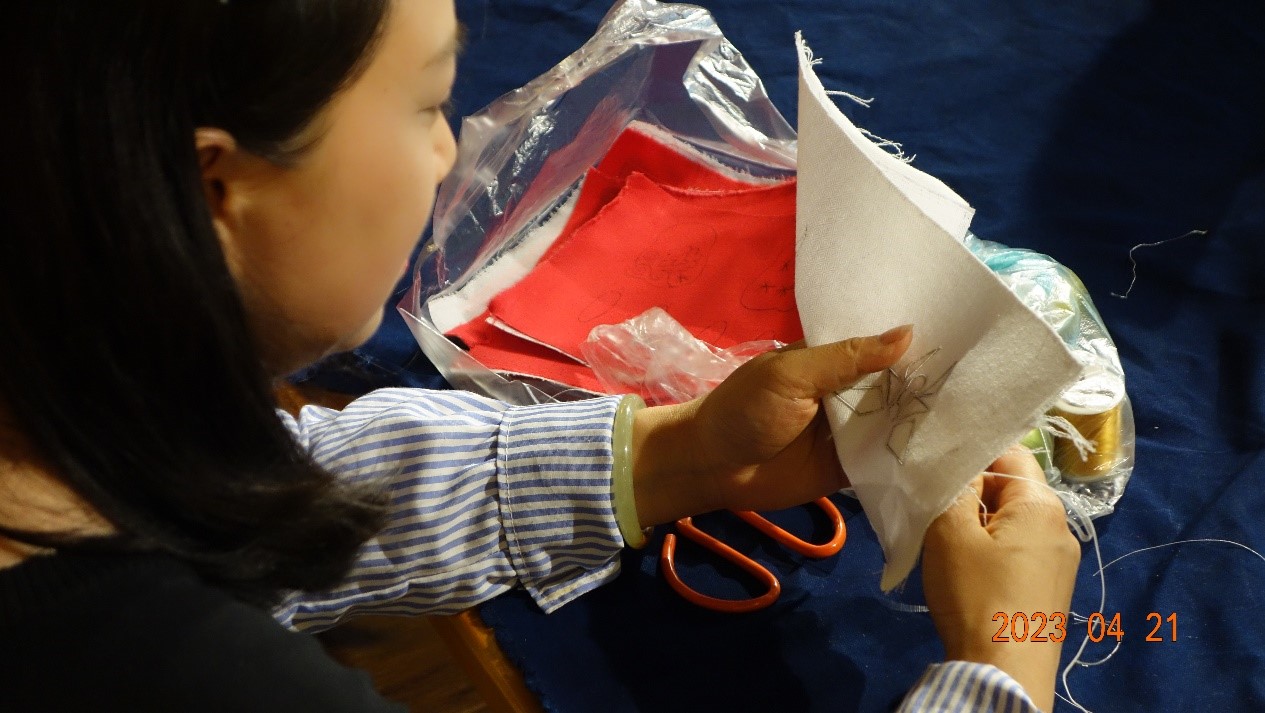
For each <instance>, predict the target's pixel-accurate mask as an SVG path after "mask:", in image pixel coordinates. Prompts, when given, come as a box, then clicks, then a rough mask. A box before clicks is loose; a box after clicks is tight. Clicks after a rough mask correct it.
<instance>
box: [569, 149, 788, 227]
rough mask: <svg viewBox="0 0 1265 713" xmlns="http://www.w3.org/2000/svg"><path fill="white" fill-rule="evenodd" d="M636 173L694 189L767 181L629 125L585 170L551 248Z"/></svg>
mask: <svg viewBox="0 0 1265 713" xmlns="http://www.w3.org/2000/svg"><path fill="white" fill-rule="evenodd" d="M634 173H640V174H642V175H644V176H645V177H646V178H649V179H650V180H651V181H654V182H655V183H657V184H659V185H660V186H662V187H664V188H669V187H670V188H679V189H686V190H690V191H726V192H727V191H742V190H746V189H750V188H752V187H753V186H765V185H767V184H763V183H748V182H744V181H740V180H738V179H736V178H731V177H729V176H727V175H725V174H723V173H720V172H719V171H717V170H716V169H715V168H712V167H711V166H708V165H707V164H705V163H703V162H702V160H701V157H699V158H698V159H692V158H690V157H689V156H686V155H684V154H682V153H681V152H680V151H678V150H676V149H674V148H672V147H670V146H668V145H667V144H664V143H662V142H660V141H658V140H656V139H654V138H651V137H650V136H648V135H647V134H644V133H642V132H640V131H637V130H636V129H628V130H626V131H624V132H623V133H622V134H620V135H619V138H618V139H616V140H615V144H614V145H613V146H611V148H610V151H608V152H607V153H606V156H605V157H604V158H603V159H602V161H601V163H599V164H598V165H597V166H596V167H594V168H591V169H589V171H588V172H587V173H586V174H585V178H584V184H583V186H582V187H581V188H580V197H579V198H577V199H576V203H575V208H573V209H572V211H571V216H570V217H569V218H567V224H566V225H565V226H564V227H563V229H562V232H561V233H559V234H558V238H557V239H556V240H555V241H554V243H553V245H551V246H550V247H549V252H553V251H554V250H556V249H557V248H558V247H560V246H561V245H563V244H564V243H565V242H566V241H567V239H568V238H569V237H570V236H571V235H572V234H573V233H575V231H576V230H578V229H579V228H580V226H582V225H584V224H585V223H587V222H589V221H590V220H592V219H593V217H594V216H596V215H597V214H598V212H599V211H600V210H601V209H602V208H603V207H605V206H607V205H609V204H610V202H611V201H613V200H615V196H617V195H619V192H620V191H621V190H623V188H624V182H625V181H627V180H628V177H629V176H631V175H632V174H634Z"/></svg>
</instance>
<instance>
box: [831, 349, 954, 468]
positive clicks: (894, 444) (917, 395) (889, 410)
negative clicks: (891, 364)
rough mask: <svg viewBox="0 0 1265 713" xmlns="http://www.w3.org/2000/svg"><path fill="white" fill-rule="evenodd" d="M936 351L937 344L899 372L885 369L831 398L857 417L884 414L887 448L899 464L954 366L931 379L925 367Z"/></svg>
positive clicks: (902, 461) (903, 459)
mask: <svg viewBox="0 0 1265 713" xmlns="http://www.w3.org/2000/svg"><path fill="white" fill-rule="evenodd" d="M939 352H940V347H936V348H935V349H932V350H931V351H929V352H927V353H926V354H924V355H922V356H921V357H919V358H918V359H915V360H914V361H911V362H909V364H907V365H905V367H904V368H903V369H901V370H900V371H897V370H896V369H894V368H888V369H887V370H885V371H884V372H883V373H882V375H880V376H879V377H878V378H877V379H875V380H874V381H872V382H870V384H869V385H867V386H854V387H852V388H850V389H844V390H843V391H840V392H839V393H837V394H835V398H836V399H838V400H839V402H840V403H842V404H843V405H844V406H847V407H848V409H849V410H850V411H852V413H854V414H856V415H857V416H871V415H874V414H877V413H886V414H887V417H888V420H889V421H890V422H891V428H890V429H889V430H888V434H887V450H888V452H889V453H891V454H892V457H894V458H895V459H896V462H897V463H900V464H901V465H904V464H905V453H906V452H907V451H908V450H909V443H910V441H912V440H913V437H914V433H915V432H916V431H917V428H918V423H919V421H920V419H921V417H922V416H924V415H926V414H927V413H929V412H930V411H931V400H932V398H933V397H934V396H936V395H937V394H939V393H940V389H942V388H943V387H944V384H945V382H946V381H948V380H949V375H950V374H952V373H953V368H954V367H956V366H957V362H954V363H953V364H952V365H950V366H949V368H947V369H945V370H944V372H942V373H941V374H940V376H938V377H936V379H935V380H934V381H932V379H931V377H930V376H929V375H928V374H927V373H926V371H925V368H926V367H927V365H928V363H929V362H930V361H931V360H932V358H933V357H935V355H936V354H938V353H939ZM849 396H850V397H851V398H849Z"/></svg>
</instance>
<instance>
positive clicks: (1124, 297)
mask: <svg viewBox="0 0 1265 713" xmlns="http://www.w3.org/2000/svg"><path fill="white" fill-rule="evenodd" d="M1207 234H1208V231H1206V230H1192V231H1190V232H1189V233H1186V234H1185V235H1178V236H1177V237H1175V238H1169V239H1168V240H1161V241H1159V242H1157V243H1140V244H1138V245H1134V246H1133V247H1131V248H1129V262H1131V263H1133V279H1132V280H1130V281H1129V289H1127V290H1125V291H1124V294H1123V295H1121V294H1117V293H1115V292H1112V293H1111V296H1112V297H1119V298H1120V299H1122V300H1127V299H1129V293H1130V292H1133V286H1134V285H1135V284H1137V282H1138V261H1137V259H1136V258H1134V257H1133V253H1134V251H1136V250H1137V249H1138V248H1153V247H1156V246H1157V245H1165V244H1167V243H1172V242H1176V241H1178V240H1181V239H1182V238H1189V237H1190V236H1192V235H1207Z"/></svg>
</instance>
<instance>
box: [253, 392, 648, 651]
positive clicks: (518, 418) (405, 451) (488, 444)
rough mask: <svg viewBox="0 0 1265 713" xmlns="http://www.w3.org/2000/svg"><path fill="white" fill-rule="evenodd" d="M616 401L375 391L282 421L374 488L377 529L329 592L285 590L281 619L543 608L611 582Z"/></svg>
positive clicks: (618, 540)
mask: <svg viewBox="0 0 1265 713" xmlns="http://www.w3.org/2000/svg"><path fill="white" fill-rule="evenodd" d="M618 404H619V398H617V397H613V398H601V399H593V400H589V401H579V402H572V403H564V404H548V405H542V406H509V405H507V404H504V403H501V402H499V401H493V400H491V399H486V398H483V397H480V396H476V395H474V394H470V393H466V392H461V391H425V390H421V389H382V390H379V391H375V392H373V393H371V394H368V395H366V396H364V397H362V398H360V399H357V400H356V401H353V402H352V403H350V404H349V405H348V406H347V407H346V408H344V409H343V410H342V411H335V410H332V409H326V408H318V407H313V406H308V407H305V408H304V409H303V410H302V411H301V412H300V414H299V417H298V418H297V419H295V418H294V417H292V416H289V415H288V414H282V418H284V419H286V423H287V424H288V425H289V427H290V428H291V430H292V431H293V432H294V434H295V437H296V438H297V439H298V441H299V442H300V443H301V444H302V445H303V446H304V447H305V448H306V449H307V450H308V451H309V452H310V453H312V455H313V456H314V457H315V459H316V460H317V462H319V463H320V464H321V465H323V466H325V467H326V468H327V469H329V470H330V471H332V472H334V473H336V474H338V475H339V476H340V477H343V478H347V479H348V480H352V481H363V480H371V479H372V480H377V481H380V482H382V483H384V484H385V485H386V487H387V491H388V494H389V497H390V514H389V517H388V521H387V525H386V527H385V528H384V529H383V530H382V532H381V533H379V534H378V536H376V537H374V538H373V539H371V540H370V541H369V542H367V543H366V544H365V545H364V546H363V547H362V548H361V551H360V553H359V555H358V556H357V559H356V562H355V564H354V565H353V567H352V570H351V571H350V572H349V573H348V575H347V577H346V578H345V579H344V581H343V582H342V583H341V584H340V585H338V586H337V587H335V588H333V589H330V590H327V591H321V592H292V593H290V594H289V595H288V596H286V597H285V598H284V600H283V601H282V602H281V604H279V605H278V606H277V607H276V608H275V609H274V610H273V615H274V617H275V618H276V619H277V620H278V621H280V622H281V623H282V624H284V625H286V626H288V627H290V628H293V629H299V630H305V631H319V630H321V629H326V628H329V627H331V626H333V625H334V624H336V623H338V622H339V621H340V620H342V619H343V618H345V617H347V616H348V615H350V614H354V613H377V614H437V613H452V612H456V611H460V610H462V609H466V608H468V607H470V606H472V605H474V604H477V603H478V602H481V601H484V600H487V599H491V598H492V597H494V596H496V595H498V594H501V593H503V592H505V591H507V590H509V589H511V588H513V587H514V586H516V585H522V586H523V587H525V588H526V589H527V591H528V593H530V594H531V596H532V598H533V599H535V601H536V603H537V604H539V606H540V607H541V609H543V610H544V611H545V612H551V611H553V610H555V609H557V608H558V607H560V606H562V605H563V604H566V603H567V602H569V601H571V600H572V599H574V598H576V597H578V596H580V595H581V594H583V593H585V592H587V591H589V590H591V589H593V588H594V587H597V586H599V585H601V584H604V583H605V582H607V581H609V580H611V579H613V578H614V577H615V576H616V575H617V574H618V573H619V558H618V554H619V551H620V549H621V548H622V547H623V545H624V541H623V538H622V537H621V536H620V533H619V526H618V525H617V523H616V520H615V512H614V505H613V502H612V494H611V467H612V463H613V453H612V448H611V432H612V424H613V421H614V417H615V410H616V408H617V406H618Z"/></svg>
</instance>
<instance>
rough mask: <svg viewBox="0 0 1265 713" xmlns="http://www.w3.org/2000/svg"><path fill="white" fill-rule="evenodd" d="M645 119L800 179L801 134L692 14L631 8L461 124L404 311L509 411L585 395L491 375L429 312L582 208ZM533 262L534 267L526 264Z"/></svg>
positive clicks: (676, 135) (729, 162)
mask: <svg viewBox="0 0 1265 713" xmlns="http://www.w3.org/2000/svg"><path fill="white" fill-rule="evenodd" d="M634 121H637V122H640V123H641V124H643V125H648V126H650V127H653V128H654V129H655V130H658V131H660V132H662V133H663V134H664V135H666V136H667V137H670V138H671V139H674V140H677V141H681V142H683V143H685V144H686V145H688V146H689V147H690V149H692V150H694V151H696V152H698V153H701V154H702V155H704V156H705V157H707V158H708V159H709V160H711V161H714V162H715V163H717V164H718V165H719V166H720V167H723V168H725V169H727V170H730V171H736V172H738V173H741V174H743V175H746V176H750V177H752V179H753V180H759V179H784V178H789V177H791V176H793V175H794V174H795V131H794V129H792V128H791V127H790V125H789V124H787V123H786V120H785V119H783V118H782V115H781V114H780V113H778V111H777V109H776V108H775V107H774V106H773V104H772V102H770V101H769V98H768V96H767V94H766V93H765V91H764V86H763V84H762V83H761V82H760V78H759V77H758V76H756V74H755V72H754V71H752V69H751V68H750V67H749V66H748V65H747V63H746V61H745V60H744V59H743V57H742V55H741V54H740V53H739V52H738V50H737V49H736V48H734V46H733V45H732V44H730V43H729V41H728V40H726V39H725V37H724V36H723V35H722V34H721V32H720V28H719V27H717V25H716V22H715V20H714V19H713V18H712V16H711V14H709V13H708V12H707V11H706V10H703V9H702V8H699V7H696V6H693V5H682V4H668V3H658V2H655V1H654V0H624V2H621V3H618V4H617V5H616V6H615V7H614V8H612V9H611V11H610V12H609V13H608V14H607V15H606V17H605V18H604V19H603V20H602V23H601V24H600V25H599V27H598V29H597V31H596V33H595V35H594V36H593V38H592V39H590V40H589V41H588V42H587V43H585V44H584V46H582V47H581V48H580V49H578V50H577V51H576V52H575V53H574V54H572V55H571V56H570V57H567V58H566V59H565V60H563V61H562V62H561V63H560V64H559V65H558V66H556V67H554V68H553V69H551V70H550V71H548V72H546V73H545V74H543V75H541V76H540V77H538V78H536V79H534V80H532V81H531V82H530V83H528V84H527V85H525V86H523V87H522V88H520V89H517V90H515V91H512V92H510V93H509V94H506V95H505V96H503V97H501V98H500V99H498V100H496V101H495V102H493V103H492V104H491V105H489V106H488V107H487V108H485V109H483V110H482V111H480V112H479V113H477V114H475V115H473V116H470V117H467V118H466V119H464V120H463V121H462V124H461V131H460V141H459V144H458V154H457V162H456V165H455V166H454V168H453V171H452V173H451V175H450V176H449V177H448V178H447V179H446V180H445V181H444V182H443V184H442V185H441V186H440V189H439V195H438V198H437V200H436V205H435V217H434V226H433V238H432V243H431V244H430V245H428V246H427V250H428V254H426V257H425V259H423V260H419V261H418V264H417V266H416V267H415V270H414V280H413V286H412V289H411V290H410V291H409V292H408V293H407V294H406V295H405V298H404V300H403V301H402V302H401V304H400V310H401V312H402V313H403V314H404V319H405V322H406V323H407V324H408V325H409V328H410V329H411V330H412V332H413V335H414V336H415V337H416V338H417V340H418V343H419V344H420V345H421V347H422V350H423V352H424V353H425V354H426V356H427V357H429V358H430V360H431V361H432V362H434V364H435V365H436V367H437V368H438V369H439V370H440V373H442V374H443V375H444V377H445V378H446V379H447V380H448V382H449V383H450V384H452V385H453V386H454V387H456V388H461V389H470V390H473V391H478V392H480V393H483V394H487V395H489V396H492V397H494V398H498V399H502V400H504V401H508V402H510V403H518V404H526V403H539V402H542V401H548V400H551V399H553V398H555V397H556V398H576V397H583V396H586V395H588V394H587V392H583V391H580V390H575V389H568V388H566V387H560V386H557V385H554V384H550V383H545V382H541V381H539V380H530V379H522V378H507V377H506V376H502V375H500V374H497V373H494V372H492V371H491V370H489V369H487V368H485V367H484V366H482V365H481V364H479V363H478V362H476V361H475V360H474V359H472V358H471V357H470V355H469V354H467V353H465V352H464V351H462V350H461V349H460V348H459V347H457V346H456V345H454V344H453V343H452V342H450V341H449V340H448V339H447V338H445V337H444V335H443V331H442V330H441V329H439V328H437V326H436V322H435V319H434V315H432V314H431V310H430V305H431V304H432V303H433V302H434V301H435V300H436V299H438V298H442V297H443V296H445V295H453V294H454V293H457V292H458V291H460V290H461V289H462V287H463V286H465V285H466V284H467V283H468V282H469V281H470V280H472V279H474V278H475V277H476V276H478V275H479V274H480V273H481V272H482V271H484V270H486V269H489V268H490V267H491V266H493V265H495V264H496V263H497V262H498V260H500V259H501V258H503V257H506V256H507V255H510V256H511V259H520V258H519V256H518V255H516V254H512V253H513V252H514V250H515V248H516V247H519V246H520V244H521V243H522V242H523V241H525V240H526V239H527V238H528V236H531V235H533V234H536V235H538V230H537V229H538V228H540V226H542V225H543V224H545V223H546V222H547V221H548V220H549V218H550V217H552V216H553V215H554V213H555V212H557V211H559V210H560V209H562V208H564V207H565V206H566V205H567V202H568V201H569V200H571V199H572V197H573V196H574V194H575V193H576V191H577V189H578V186H579V185H580V183H581V181H582V179H583V176H584V173H585V171H586V170H587V169H589V168H590V167H592V166H593V165H595V164H596V163H598V162H599V161H600V160H601V158H602V157H603V156H604V155H605V154H606V152H607V151H608V150H609V148H610V147H611V145H612V144H614V142H615V140H616V138H617V137H618V136H619V135H620V133H621V132H622V131H623V130H624V129H625V128H626V127H628V126H629V125H630V124H632V123H633V122H634ZM528 267H529V266H528Z"/></svg>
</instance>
